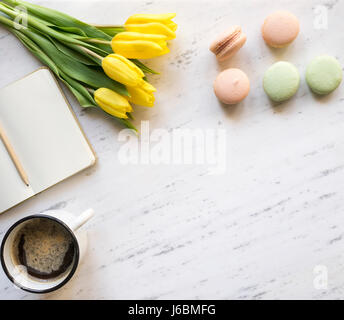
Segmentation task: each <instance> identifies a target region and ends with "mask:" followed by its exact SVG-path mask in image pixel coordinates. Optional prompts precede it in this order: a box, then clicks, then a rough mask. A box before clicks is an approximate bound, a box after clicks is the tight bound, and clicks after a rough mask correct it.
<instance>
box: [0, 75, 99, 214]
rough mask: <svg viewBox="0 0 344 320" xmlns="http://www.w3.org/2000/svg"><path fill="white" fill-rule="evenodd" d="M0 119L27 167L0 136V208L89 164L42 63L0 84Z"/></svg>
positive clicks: (89, 153) (78, 134)
mask: <svg viewBox="0 0 344 320" xmlns="http://www.w3.org/2000/svg"><path fill="white" fill-rule="evenodd" d="M0 124H1V126H2V127H3V128H4V131H5V132H6V134H7V136H8V138H9V141H10V143H11V144H12V146H13V148H14V150H15V152H16V154H17V156H18V159H19V160H20V162H21V164H22V165H23V167H24V170H25V172H26V173H27V176H28V179H29V183H30V186H29V187H27V186H25V184H24V182H23V181H22V180H21V178H20V176H19V174H18V172H17V171H16V168H15V166H14V165H13V163H12V161H11V158H10V157H9V155H8V153H7V151H6V149H5V148H4V145H3V143H2V141H1V140H0V193H1V195H0V212H3V211H5V210H7V209H8V208H10V207H12V206H14V205H16V204H17V203H19V202H22V201H24V200H25V199H27V198H29V197H31V196H33V195H35V194H37V193H39V192H41V191H43V190H45V189H47V188H49V187H51V186H53V185H55V184H56V183H58V182H60V181H62V180H64V179H66V178H68V177H70V176H71V175H73V174H75V173H77V172H79V171H81V170H83V169H85V168H87V167H89V166H91V165H92V164H94V162H95V155H94V153H93V151H92V149H91V147H90V146H89V144H88V142H87V140H86V138H85V136H84V135H83V132H82V131H81V129H80V127H79V125H78V122H77V121H76V119H75V117H74V114H73V112H72V111H71V110H70V108H69V106H68V104H67V102H66V100H65V98H64V96H63V94H62V93H61V90H60V88H59V87H58V85H57V83H56V81H55V79H54V77H53V76H52V74H51V73H50V71H49V70H48V69H45V68H42V69H39V70H38V71H36V72H34V73H32V74H30V75H28V76H27V77H25V78H24V79H21V80H19V81H17V82H15V83H13V84H11V85H9V86H7V87H5V88H3V89H1V90H0Z"/></svg>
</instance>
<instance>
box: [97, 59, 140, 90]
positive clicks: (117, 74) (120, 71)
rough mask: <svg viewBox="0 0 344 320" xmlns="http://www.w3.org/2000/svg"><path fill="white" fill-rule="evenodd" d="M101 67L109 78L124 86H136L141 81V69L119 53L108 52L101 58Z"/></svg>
mask: <svg viewBox="0 0 344 320" xmlns="http://www.w3.org/2000/svg"><path fill="white" fill-rule="evenodd" d="M102 67H103V70H104V72H105V73H106V75H107V76H108V77H109V78H111V79H113V80H116V81H118V82H120V83H122V84H124V85H126V86H131V87H137V86H139V85H141V84H142V82H143V79H142V78H143V77H144V73H143V72H142V70H141V69H140V68H139V67H138V66H136V64H135V63H133V62H131V61H130V60H128V59H126V58H125V57H123V56H122V55H120V54H114V53H112V54H109V55H108V56H107V57H105V58H104V59H103V60H102Z"/></svg>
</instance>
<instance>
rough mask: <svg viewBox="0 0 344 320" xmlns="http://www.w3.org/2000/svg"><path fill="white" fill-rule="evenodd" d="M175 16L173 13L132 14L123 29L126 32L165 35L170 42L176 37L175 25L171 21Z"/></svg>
mask: <svg viewBox="0 0 344 320" xmlns="http://www.w3.org/2000/svg"><path fill="white" fill-rule="evenodd" d="M175 16H176V14H175V13H165V14H134V15H132V16H130V17H129V18H128V20H127V21H126V23H125V24H124V27H125V29H126V30H127V31H133V32H142V33H148V34H161V35H165V36H166V37H167V40H170V39H174V38H175V37H176V35H175V31H176V30H177V24H176V23H174V22H173V21H172V20H171V19H173V18H174V17H175Z"/></svg>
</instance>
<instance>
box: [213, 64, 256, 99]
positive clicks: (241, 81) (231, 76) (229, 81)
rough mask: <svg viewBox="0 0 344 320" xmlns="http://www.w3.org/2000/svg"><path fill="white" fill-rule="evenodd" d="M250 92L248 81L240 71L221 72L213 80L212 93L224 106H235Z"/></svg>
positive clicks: (234, 69) (228, 70)
mask: <svg viewBox="0 0 344 320" xmlns="http://www.w3.org/2000/svg"><path fill="white" fill-rule="evenodd" d="M249 91H250V80H249V79H248V77H247V75H246V74H245V73H244V72H243V71H241V70H240V69H236V68H231V69H226V70H224V71H222V72H221V73H220V74H219V75H218V76H217V77H216V79H215V82H214V92H215V95H216V96H217V98H218V99H219V100H220V101H221V102H223V103H225V104H236V103H239V102H240V101H242V100H243V99H245V98H246V96H247V95H248V93H249Z"/></svg>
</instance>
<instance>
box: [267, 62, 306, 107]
mask: <svg viewBox="0 0 344 320" xmlns="http://www.w3.org/2000/svg"><path fill="white" fill-rule="evenodd" d="M263 86H264V90H265V92H266V94H267V95H268V96H269V98H270V99H271V100H273V101H275V102H283V101H286V100H288V99H290V98H291V97H292V96H293V95H294V94H295V93H296V92H297V90H298V89H299V86H300V74H299V71H298V70H297V68H296V67H295V66H294V65H293V64H291V63H290V62H286V61H279V62H276V63H274V64H273V65H272V66H271V67H270V68H269V69H268V70H266V72H265V74H264V80H263Z"/></svg>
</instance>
